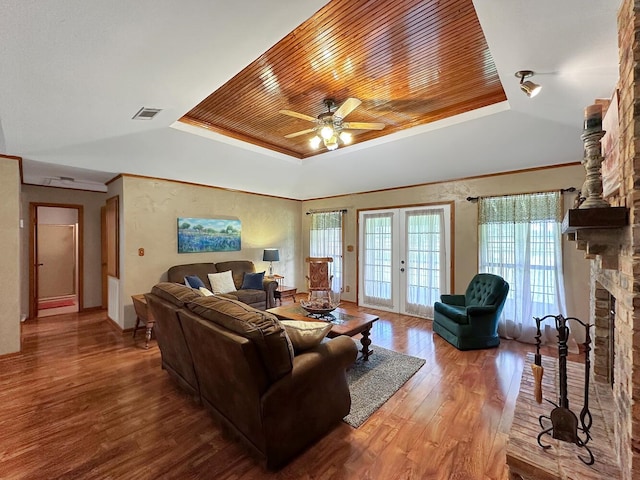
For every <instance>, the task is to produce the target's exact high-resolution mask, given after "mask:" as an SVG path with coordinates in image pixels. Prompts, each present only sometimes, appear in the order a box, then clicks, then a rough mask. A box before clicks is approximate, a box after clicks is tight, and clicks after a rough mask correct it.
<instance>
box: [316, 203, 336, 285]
mask: <svg viewBox="0 0 640 480" xmlns="http://www.w3.org/2000/svg"><path fill="white" fill-rule="evenodd" d="M342 213H343V212H342V211H341V210H339V211H336V212H318V213H312V214H311V228H310V238H309V256H310V257H331V258H333V264H332V265H331V267H330V268H331V274H332V275H333V283H332V285H331V288H332V289H333V290H334V291H337V292H342Z"/></svg>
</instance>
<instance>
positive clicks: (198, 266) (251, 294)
mask: <svg viewBox="0 0 640 480" xmlns="http://www.w3.org/2000/svg"><path fill="white" fill-rule="evenodd" d="M227 270H231V275H232V276H233V283H234V284H235V286H236V289H237V291H236V292H233V293H227V294H224V296H226V297H228V298H234V299H236V300H240V301H241V302H242V303H246V304H247V305H250V306H252V307H254V308H257V309H259V310H266V309H267V308H273V307H275V291H276V289H277V288H278V282H276V281H275V280H265V281H264V282H263V284H262V287H263V288H262V290H243V289H241V288H240V287H241V286H242V281H243V279H244V274H245V273H254V272H255V271H256V268H255V265H254V264H253V262H251V261H249V260H234V261H230V262H218V263H204V262H203V263H188V264H185V265H175V266H173V267H171V268H170V269H169V271H168V272H167V277H168V280H169V281H170V282H174V283H184V277H186V276H187V275H197V276H198V278H200V280H202V282H203V283H204V285H205V287H207V288H208V289H209V290H211V283H210V282H209V277H208V274H210V273H220V272H226V271H227Z"/></svg>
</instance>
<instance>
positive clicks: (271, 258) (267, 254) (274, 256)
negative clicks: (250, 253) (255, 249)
mask: <svg viewBox="0 0 640 480" xmlns="http://www.w3.org/2000/svg"><path fill="white" fill-rule="evenodd" d="M262 261H263V262H279V261H280V251H279V250H278V249H277V248H265V250H264V253H263V254H262Z"/></svg>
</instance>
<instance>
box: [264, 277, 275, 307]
mask: <svg viewBox="0 0 640 480" xmlns="http://www.w3.org/2000/svg"><path fill="white" fill-rule="evenodd" d="M262 288H263V289H264V291H265V292H267V306H266V308H273V307H275V306H276V290H277V289H278V282H276V281H275V280H271V279H267V278H265V279H264V280H263V281H262Z"/></svg>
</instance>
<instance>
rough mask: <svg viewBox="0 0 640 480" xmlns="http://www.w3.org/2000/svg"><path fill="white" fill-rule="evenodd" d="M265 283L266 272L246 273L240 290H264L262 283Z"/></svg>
mask: <svg viewBox="0 0 640 480" xmlns="http://www.w3.org/2000/svg"><path fill="white" fill-rule="evenodd" d="M263 281H264V272H260V273H249V272H246V273H245V274H244V277H243V279H242V286H241V287H240V290H262V288H263V287H262V282H263Z"/></svg>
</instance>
